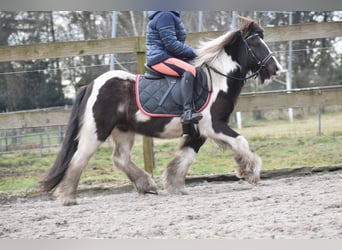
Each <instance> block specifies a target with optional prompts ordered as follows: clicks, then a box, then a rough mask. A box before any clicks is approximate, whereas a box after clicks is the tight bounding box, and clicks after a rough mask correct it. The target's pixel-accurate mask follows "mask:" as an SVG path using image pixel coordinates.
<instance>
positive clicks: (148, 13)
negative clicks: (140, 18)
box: [147, 10, 181, 20]
mask: <svg viewBox="0 0 342 250" xmlns="http://www.w3.org/2000/svg"><path fill="white" fill-rule="evenodd" d="M159 12H161V11H160V10H158V11H147V17H148V19H150V20H151V19H153V17H154V16H155V15H156V14H157V13H159ZM171 12H172V13H174V14H176V15H177V16H180V13H181V12H180V11H171Z"/></svg>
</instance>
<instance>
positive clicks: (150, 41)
mask: <svg viewBox="0 0 342 250" xmlns="http://www.w3.org/2000/svg"><path fill="white" fill-rule="evenodd" d="M179 14H180V12H177V11H148V13H147V15H148V18H149V20H150V21H149V22H148V24H147V29H146V50H147V51H146V58H147V65H149V66H152V65H155V64H157V63H160V62H162V61H164V60H166V59H168V58H171V57H175V58H178V59H181V60H184V61H189V60H192V59H194V58H195V57H196V54H195V53H194V51H193V49H192V48H191V47H189V46H187V45H185V44H184V42H185V39H186V32H185V28H184V24H183V21H182V20H181V18H180V16H179Z"/></svg>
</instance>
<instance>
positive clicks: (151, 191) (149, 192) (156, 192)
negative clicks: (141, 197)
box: [144, 190, 158, 195]
mask: <svg viewBox="0 0 342 250" xmlns="http://www.w3.org/2000/svg"><path fill="white" fill-rule="evenodd" d="M144 194H154V195H158V191H157V190H149V191H145V193H144Z"/></svg>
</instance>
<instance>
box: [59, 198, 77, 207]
mask: <svg viewBox="0 0 342 250" xmlns="http://www.w3.org/2000/svg"><path fill="white" fill-rule="evenodd" d="M61 203H62V206H75V205H77V201H76V199H73V198H69V199H62V200H61Z"/></svg>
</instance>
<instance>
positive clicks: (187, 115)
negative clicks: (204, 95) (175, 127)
mask: <svg viewBox="0 0 342 250" xmlns="http://www.w3.org/2000/svg"><path fill="white" fill-rule="evenodd" d="M202 118H203V115H202V113H198V112H194V111H193V110H191V109H190V110H186V111H184V113H183V115H182V116H181V122H182V123H184V124H187V123H198V122H199V121H200V120H201V119H202Z"/></svg>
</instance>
